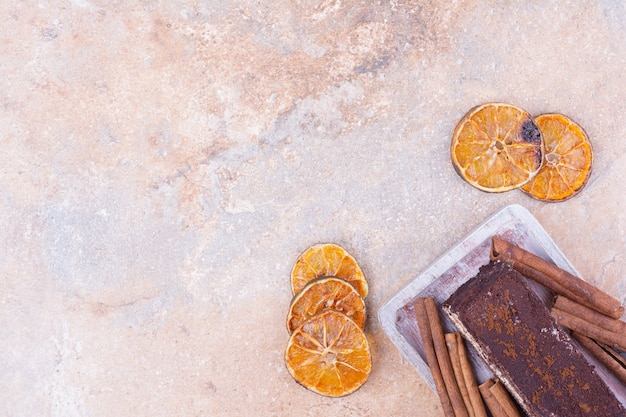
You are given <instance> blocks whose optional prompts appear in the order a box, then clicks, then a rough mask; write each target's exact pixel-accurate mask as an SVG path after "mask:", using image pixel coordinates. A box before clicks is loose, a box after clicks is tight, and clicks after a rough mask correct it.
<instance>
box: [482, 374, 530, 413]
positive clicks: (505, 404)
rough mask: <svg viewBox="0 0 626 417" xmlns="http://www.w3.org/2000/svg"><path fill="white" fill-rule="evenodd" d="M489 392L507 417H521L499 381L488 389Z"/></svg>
mask: <svg viewBox="0 0 626 417" xmlns="http://www.w3.org/2000/svg"><path fill="white" fill-rule="evenodd" d="M489 391H490V392H491V393H492V394H493V396H494V397H495V399H496V400H498V404H500V407H501V408H502V410H504V412H505V413H506V415H507V416H509V417H522V415H521V414H520V412H519V411H518V409H517V406H516V405H515V402H514V401H513V398H511V395H510V394H509V392H508V391H507V390H506V388H504V385H503V384H502V382H500V380H497V381H496V382H495V383H494V384H493V385H491V386H490V387H489Z"/></svg>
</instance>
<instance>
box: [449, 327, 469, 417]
mask: <svg viewBox="0 0 626 417" xmlns="http://www.w3.org/2000/svg"><path fill="white" fill-rule="evenodd" d="M457 336H458V333H446V346H447V347H448V353H449V354H450V362H451V363H452V370H453V371H454V378H455V379H456V383H457V385H458V386H459V391H460V392H461V398H462V399H463V402H464V403H465V408H466V409H467V414H468V415H469V417H474V407H472V401H471V400H470V396H469V391H468V390H467V385H466V384H465V378H464V377H463V369H462V368H461V357H460V355H459V344H458V339H457Z"/></svg>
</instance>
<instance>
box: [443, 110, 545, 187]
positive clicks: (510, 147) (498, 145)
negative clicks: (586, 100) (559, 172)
mask: <svg viewBox="0 0 626 417" xmlns="http://www.w3.org/2000/svg"><path fill="white" fill-rule="evenodd" d="M543 154H544V145H543V140H542V137H541V131H540V130H539V128H538V127H537V125H536V124H535V122H534V121H533V119H532V117H531V115H530V114H529V113H528V112H526V111H525V110H523V109H521V108H519V107H515V106H512V105H510V104H505V103H487V104H483V105H480V106H476V107H474V108H473V109H471V110H470V111H469V112H468V113H467V114H466V115H465V116H464V117H463V118H462V119H461V120H460V121H459V123H458V124H457V126H456V128H455V130H454V133H453V136H452V143H451V145H450V157H451V159H452V164H453V166H454V168H455V170H456V172H457V173H458V174H459V175H460V176H461V178H463V179H464V180H465V181H467V182H468V183H469V184H471V185H473V186H474V187H476V188H478V189H480V190H482V191H486V192H492V193H496V192H504V191H509V190H512V189H515V188H519V187H521V186H522V185H524V184H525V183H527V182H528V181H530V180H531V179H532V178H533V177H534V176H535V175H536V174H537V172H538V171H539V169H540V168H541V166H542V163H543Z"/></svg>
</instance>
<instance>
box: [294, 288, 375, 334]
mask: <svg viewBox="0 0 626 417" xmlns="http://www.w3.org/2000/svg"><path fill="white" fill-rule="evenodd" d="M325 310H334V311H338V312H340V313H343V314H345V315H346V316H348V317H350V318H351V319H352V320H353V321H354V322H355V323H356V324H357V325H358V326H359V327H360V328H361V329H362V328H363V326H364V325H365V318H366V312H365V301H364V300H363V298H362V297H361V295H360V294H359V292H358V291H357V290H356V288H354V287H353V286H352V285H351V284H350V283H349V282H347V281H345V280H343V279H341V278H336V277H323V278H316V279H314V280H312V281H310V282H309V283H308V284H307V285H306V286H305V287H304V289H302V291H300V292H299V293H298V294H296V295H295V296H294V298H293V300H292V301H291V304H290V306H289V312H288V314H287V330H288V331H289V333H292V332H293V331H294V330H295V329H296V328H298V327H299V326H300V325H301V324H302V323H304V322H305V321H306V320H308V319H309V318H311V317H313V316H315V315H317V314H319V313H321V312H322V311H325Z"/></svg>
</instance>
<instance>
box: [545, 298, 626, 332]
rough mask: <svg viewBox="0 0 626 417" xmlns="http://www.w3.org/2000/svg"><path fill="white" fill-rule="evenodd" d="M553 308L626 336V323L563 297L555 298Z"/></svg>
mask: <svg viewBox="0 0 626 417" xmlns="http://www.w3.org/2000/svg"><path fill="white" fill-rule="evenodd" d="M553 307H554V308H557V309H559V310H561V311H565V312H566V313H570V314H572V315H574V316H576V317H580V318H581V319H584V320H586V321H588V322H589V323H594V324H596V325H598V326H600V327H602V328H603V329H606V330H609V331H611V332H613V333H618V334H626V322H623V321H621V320H617V319H614V318H611V317H608V316H605V315H604V314H601V313H598V312H597V311H595V310H592V309H590V308H589V307H586V306H584V305H582V304H579V303H577V302H575V301H572V300H570V299H569V298H567V297H564V296H562V295H559V296H557V297H556V298H555V300H554V303H553Z"/></svg>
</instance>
